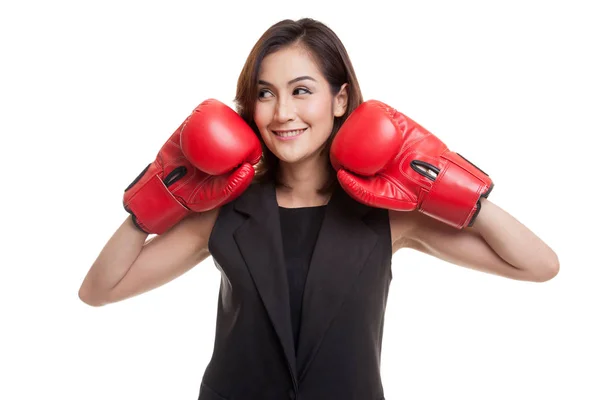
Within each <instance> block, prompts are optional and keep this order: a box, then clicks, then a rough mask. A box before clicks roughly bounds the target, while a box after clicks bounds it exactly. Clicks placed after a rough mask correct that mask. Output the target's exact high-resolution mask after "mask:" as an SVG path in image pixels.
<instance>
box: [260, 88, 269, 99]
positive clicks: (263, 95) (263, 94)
mask: <svg viewBox="0 0 600 400" xmlns="http://www.w3.org/2000/svg"><path fill="white" fill-rule="evenodd" d="M269 95H271V92H269V91H268V90H265V89H263V90H260V91H259V92H258V97H259V98H264V97H268V96H269Z"/></svg>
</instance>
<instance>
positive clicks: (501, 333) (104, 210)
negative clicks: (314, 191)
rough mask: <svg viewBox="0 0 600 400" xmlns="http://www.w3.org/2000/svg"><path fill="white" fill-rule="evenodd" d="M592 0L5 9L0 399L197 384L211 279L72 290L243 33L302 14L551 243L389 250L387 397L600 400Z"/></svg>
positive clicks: (211, 313) (0, 93)
mask: <svg viewBox="0 0 600 400" xmlns="http://www.w3.org/2000/svg"><path fill="white" fill-rule="evenodd" d="M592 5H593V1H589V2H583V1H573V0H570V1H539V2H535V1H524V0H521V1H502V2H490V1H472V2H465V1H460V2H457V1H446V2H442V1H440V2H437V3H431V2H428V1H423V0H419V1H413V2H407V1H396V2H391V1H390V2H380V1H373V0H371V1H367V2H358V3H357V4H356V5H351V4H350V3H349V2H346V1H343V2H337V3H333V2H331V3H329V2H325V1H302V2H275V1H273V2H267V1H247V2H244V3H243V4H234V3H231V2H218V1H211V2H201V1H169V2H153V1H144V2H142V1H139V2H138V1H135V2H134V1H128V0H120V1H113V0H110V1H103V2H89V1H64V0H63V1H48V2H43V1H20V2H17V1H6V2H3V3H2V5H1V7H0V43H1V48H0V51H1V53H0V57H1V58H2V60H1V62H0V68H1V74H0V101H1V104H0V105H1V108H0V133H1V135H2V141H1V142H0V148H1V149H2V151H1V153H0V154H1V157H0V163H1V167H2V169H1V170H2V175H3V184H2V185H1V190H2V195H1V196H0V201H1V202H2V209H3V210H4V211H3V216H2V225H1V226H2V237H3V239H2V241H1V242H0V243H1V252H0V257H1V258H0V264H1V277H0V278H1V279H0V297H1V298H0V311H1V319H0V324H1V328H0V335H1V340H0V368H1V371H0V398H2V399H10V400H13V399H34V398H52V399H86V400H92V399H112V400H120V399H127V400H131V399H196V398H197V396H198V389H199V384H200V380H201V377H202V374H203V372H204V369H205V367H206V364H207V363H208V361H209V358H210V355H211V352H212V344H213V338H214V325H215V316H216V305H217V294H218V289H219V275H218V272H217V270H216V268H215V267H214V265H213V263H212V259H210V258H209V259H207V260H206V261H204V262H202V263H201V264H200V265H198V266H197V267H196V268H194V269H192V270H191V271H190V272H189V273H187V274H185V275H183V276H182V277H180V278H178V279H176V280H175V281H173V282H171V283H169V284H167V285H165V286H163V287H161V288H159V289H156V290H154V291H152V292H149V293H146V294H143V295H140V296H138V297H135V298H133V299H129V300H127V301H123V302H120V303H116V304H111V305H108V306H105V307H101V308H93V307H89V306H87V305H85V304H84V303H82V302H81V301H80V300H79V299H78V296H77V292H78V289H79V285H80V284H81V282H82V280H83V278H84V276H85V274H86V273H87V270H88V268H89V267H90V266H91V265H92V263H93V261H94V260H95V258H96V256H97V255H98V253H99V251H100V250H101V249H102V247H103V246H104V243H105V242H106V240H108V238H109V237H110V235H111V234H112V233H113V231H114V230H115V229H116V228H117V227H118V226H119V225H120V223H121V222H122V221H123V220H124V218H125V217H126V214H125V211H124V210H123V208H122V205H121V200H122V193H123V189H124V188H125V187H126V186H127V185H128V184H129V183H130V182H131V180H132V179H133V178H134V177H135V176H137V174H138V173H139V172H140V171H141V169H142V168H144V167H145V166H146V165H147V164H148V163H149V162H150V161H152V160H153V159H154V157H155V155H156V152H157V151H158V149H159V148H160V146H161V145H162V144H163V143H164V141H165V140H166V139H167V138H168V137H169V136H170V135H171V133H172V132H173V130H174V129H175V128H177V127H178V126H179V124H180V123H181V121H182V120H183V119H184V118H185V117H186V116H187V115H188V114H189V112H190V111H191V110H192V109H193V108H194V107H195V106H196V105H197V104H198V103H200V102H201V101H202V100H204V99H206V98H209V97H214V98H218V99H220V100H221V101H223V102H225V103H226V104H229V105H231V106H232V105H233V103H232V99H233V97H234V94H235V85H236V82H237V77H238V74H239V72H240V70H241V68H242V65H243V63H244V61H245V58H246V57H247V55H248V53H249V51H250V49H251V47H252V45H253V44H254V43H255V41H256V40H257V39H258V38H259V36H260V35H261V34H262V33H263V32H264V31H265V30H266V29H267V28H268V27H269V26H270V25H271V24H273V23H275V22H277V21H279V20H280V19H283V18H292V19H297V18H301V17H305V16H309V17H313V18H316V19H319V20H321V21H322V22H325V23H326V24H328V25H329V26H330V27H331V28H333V29H334V31H336V32H337V34H338V35H339V36H340V38H341V39H342V41H343V42H344V44H345V46H346V48H347V50H348V52H349V54H350V56H351V59H352V61H353V63H354V66H355V69H356V72H357V74H358V77H359V80H360V84H361V87H362V89H363V94H364V96H365V99H370V98H376V99H379V100H382V101H385V102H387V103H388V104H390V105H392V106H394V107H395V108H397V109H399V110H400V111H402V112H404V113H406V114H407V115H409V116H411V117H412V118H413V119H415V120H416V121H418V122H419V123H421V124H422V125H424V126H425V127H427V128H428V129H429V130H431V131H433V132H434V133H435V134H436V135H437V136H438V137H440V138H441V139H442V140H443V141H444V142H446V144H448V146H449V147H451V148H452V149H453V150H457V151H458V152H460V153H461V154H463V155H465V156H466V157H468V158H469V159H470V160H471V161H473V162H474V163H475V164H477V165H478V166H480V167H481V168H482V169H483V170H484V171H486V172H488V173H489V174H490V175H491V176H492V177H493V179H494V181H495V184H496V188H495V189H494V192H493V193H492V195H491V197H490V200H491V201H493V202H495V203H496V204H498V205H500V206H501V207H502V208H504V209H505V210H507V211H509V212H510V213H511V214H512V215H514V216H515V217H516V218H517V219H519V220H520V221H521V222H523V223H524V224H525V225H527V226H528V227H530V228H531V229H532V230H533V231H534V232H535V233H536V234H538V235H539V236H540V237H541V238H542V239H543V240H544V241H546V243H548V244H549V245H550V246H551V247H552V248H553V249H554V250H555V251H556V253H557V254H558V255H559V258H560V261H561V272H560V274H559V275H558V276H557V277H556V278H555V279H554V280H552V281H550V282H547V283H541V284H540V283H530V282H519V281H512V280H508V279H503V278H498V277H495V276H492V275H487V274H483V273H480V272H475V271H471V270H467V269H464V268H460V267H456V266H454V265H451V264H448V263H445V262H442V261H439V260H436V259H434V258H432V257H429V256H426V255H423V254H420V253H417V252H413V251H410V250H404V251H401V252H399V253H397V254H396V256H395V257H394V260H393V262H394V267H393V270H394V279H393V282H392V286H391V293H390V298H389V303H388V308H387V314H386V328H385V335H384V345H383V355H382V366H381V368H382V377H383V380H384V388H385V394H386V398H387V399H391V400H396V399H410V400H418V399H436V400H437V399H447V398H457V399H459V398H460V399H462V400H467V399H477V400H481V399H503V400H504V399H512V400H517V399H527V400H530V399H577V400H585V399H599V398H600V387H599V385H600V383H599V379H600V361H599V360H600V344H599V341H600V339H599V338H600V328H598V324H597V322H598V321H597V320H598V315H599V312H598V307H599V306H600V289H599V286H600V279H599V278H600V272H599V270H600V262H599V261H598V256H597V252H596V249H597V248H598V246H599V245H600V243H599V239H600V234H598V223H599V222H600V221H599V218H598V211H597V209H598V203H599V202H598V192H599V191H598V175H597V172H598V165H597V158H598V157H597V148H596V147H595V145H594V144H593V142H596V143H597V140H596V139H598V135H599V134H600V129H599V127H600V124H599V122H598V112H599V109H600V101H599V96H600V95H599V93H600V79H599V71H600V63H599V61H598V54H599V49H600V45H599V43H598V38H600V28H599V24H598V20H599V17H600V15H599V14H598V12H596V11H594V8H593V6H592Z"/></svg>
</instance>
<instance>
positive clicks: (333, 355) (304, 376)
mask: <svg viewBox="0 0 600 400" xmlns="http://www.w3.org/2000/svg"><path fill="white" fill-rule="evenodd" d="M208 246H209V250H210V253H211V255H212V257H213V260H214V262H215V265H216V266H217V268H218V269H219V270H220V271H221V276H222V279H221V287H220V291H219V302H218V310H217V324H216V334H215V342H214V350H213V354H212V357H211V360H210V362H209V364H208V366H207V367H206V370H205V372H204V376H203V378H202V383H201V387H200V396H199V400H284V399H297V400H338V399H339V400H354V399H355V400H383V399H384V393H383V387H382V384H381V377H380V370H379V367H380V354H381V344H382V334H383V326H384V315H385V308H386V303H387V297H388V289H389V284H390V281H391V279H392V273H391V258H392V246H391V232H390V225H389V217H388V211H387V210H384V209H377V208H371V207H368V206H365V205H363V204H360V203H358V202H356V201H354V200H353V199H351V198H350V197H349V196H348V195H347V194H346V193H345V192H344V191H343V190H342V189H341V188H339V187H338V188H336V190H335V191H334V193H333V194H332V197H331V199H330V201H329V203H328V204H327V207H326V210H325V216H324V219H323V224H322V226H321V230H320V232H319V236H318V238H317V242H316V245H315V249H314V254H313V257H312V261H311V264H310V269H309V272H308V277H307V281H306V286H305V291H304V297H303V303H302V326H301V328H300V337H299V343H298V351H297V354H296V352H295V351H294V341H293V335H292V326H291V320H290V305H289V294H288V284H287V281H286V279H287V278H286V269H285V264H284V255H283V246H282V239H281V229H280V221H279V211H278V205H277V200H276V196H275V187H274V185H272V184H257V183H254V184H252V185H251V186H250V187H249V188H248V189H247V190H246V191H245V192H244V193H243V194H242V195H241V196H240V197H239V198H237V199H236V200H234V201H232V202H231V203H228V204H226V205H225V206H223V207H222V208H221V210H220V212H219V216H218V217H217V221H216V222H215V225H214V227H213V230H212V233H211V236H210V239H209V243H208Z"/></svg>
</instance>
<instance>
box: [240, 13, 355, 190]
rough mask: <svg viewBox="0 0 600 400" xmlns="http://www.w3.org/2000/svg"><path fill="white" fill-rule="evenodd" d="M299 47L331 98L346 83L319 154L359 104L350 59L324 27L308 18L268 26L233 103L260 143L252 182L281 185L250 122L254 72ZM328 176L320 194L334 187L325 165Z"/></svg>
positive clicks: (273, 163) (270, 157) (274, 165)
mask: <svg viewBox="0 0 600 400" xmlns="http://www.w3.org/2000/svg"><path fill="white" fill-rule="evenodd" d="M292 45H300V46H302V47H303V48H304V49H306V50H308V51H309V53H310V54H311V55H312V56H313V58H314V60H315V62H316V63H317V66H318V67H319V69H320V72H321V73H322V74H323V76H324V77H325V79H326V80H327V82H328V83H329V87H330V90H331V93H332V95H336V94H337V93H338V92H339V90H340V88H341V87H342V85H343V84H344V83H347V84H348V87H347V91H348V103H347V107H346V112H345V113H344V115H343V116H341V117H335V118H334V122H333V129H332V131H331V135H330V137H329V139H328V140H327V142H326V144H325V148H324V150H323V151H326V152H327V153H329V149H330V147H331V142H332V141H333V138H334V137H335V135H336V134H337V132H338V130H339V129H340V127H341V126H342V124H343V123H344V121H345V120H346V119H347V118H348V116H349V115H350V114H351V113H352V111H354V110H355V109H356V107H358V106H359V105H360V104H361V103H362V102H363V97H362V93H361V91H360V86H359V85H358V80H357V79H356V74H355V72H354V68H353V66H352V63H351V62H350V57H349V56H348V53H347V52H346V49H345V47H344V45H343V44H342V42H341V41H340V39H339V38H338V36H337V35H336V34H335V33H334V32H333V31H332V30H331V29H330V28H329V27H328V26H326V25H325V24H323V23H321V22H319V21H316V20H314V19H311V18H302V19H299V20H297V21H292V20H290V19H286V20H283V21H280V22H277V23H276V24H274V25H272V26H271V27H270V28H269V29H267V31H266V32H265V33H263V35H262V36H261V37H260V39H259V40H258V42H256V44H255V45H254V47H253V48H252V50H251V51H250V55H249V56H248V59H247V60H246V63H245V65H244V68H243V69H242V71H241V73H240V76H239V78H238V82H237V91H236V96H235V104H236V107H237V111H238V113H239V114H240V116H241V117H242V118H243V119H244V120H245V121H246V122H247V123H248V124H249V125H250V127H252V130H253V131H254V133H255V134H256V136H257V137H258V139H259V140H260V142H261V145H262V149H263V158H262V160H261V162H260V163H259V164H258V165H257V168H256V176H255V181H256V182H274V183H275V185H277V186H282V185H283V183H282V182H281V181H280V180H279V177H278V175H277V166H278V164H279V159H278V158H277V157H276V156H275V155H274V154H273V153H272V152H271V151H270V150H269V149H268V148H267V146H266V145H265V143H264V142H263V140H262V138H261V136H260V133H259V131H258V128H257V127H256V124H255V123H254V108H255V104H256V99H257V96H258V72H259V68H260V65H261V63H262V61H263V59H264V58H265V57H266V56H267V55H269V54H272V53H275V52H276V51H278V50H281V49H283V48H285V47H289V46H292ZM329 168H330V171H329V172H330V174H329V179H328V181H327V183H326V184H325V186H324V187H323V188H321V190H320V192H321V193H328V192H329V191H331V190H332V188H333V187H334V186H335V185H336V184H337V179H336V174H335V170H334V169H333V167H332V166H331V165H329Z"/></svg>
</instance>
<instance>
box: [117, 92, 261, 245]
mask: <svg viewBox="0 0 600 400" xmlns="http://www.w3.org/2000/svg"><path fill="white" fill-rule="evenodd" d="M261 156H262V150H261V146H260V142H259V141H258V138H257V137H256V135H255V134H254V132H253V131H252V128H250V126H248V124H246V122H245V121H244V120H243V119H242V118H241V117H240V116H239V115H238V114H237V113H236V112H235V111H233V110H232V109H231V108H229V107H228V106H226V105H225V104H223V103H221V102H219V101H217V100H214V99H209V100H206V101H204V102H203V103H201V104H200V105H199V106H198V107H196V109H195V110H194V111H193V112H192V114H191V115H190V116H189V117H188V118H187V119H186V120H185V121H184V122H183V123H182V124H181V126H179V128H177V130H176V131H175V133H173V135H171V137H170V138H169V140H168V141H167V142H166V143H165V144H164V145H163V147H162V148H161V149H160V151H159V152H158V155H157V157H156V160H154V162H152V163H151V164H149V165H148V166H147V167H146V168H145V169H144V171H142V173H141V174H140V175H139V176H138V177H137V178H136V179H135V180H134V181H133V182H132V183H131V184H130V185H129V186H128V187H127V189H125V194H124V196H123V205H124V207H125V209H126V210H127V211H128V212H129V213H131V215H132V218H133V221H134V223H135V224H136V226H138V228H140V229H141V230H143V231H144V232H146V233H156V234H162V233H164V232H166V231H167V230H168V229H170V228H171V227H172V226H174V225H175V224H177V223H178V222H179V221H180V220H181V219H183V218H184V217H185V216H187V215H189V214H191V213H192V212H202V211H208V210H211V209H213V208H216V207H218V206H220V205H222V204H225V203H227V202H229V201H231V200H233V199H235V198H236V197H237V196H239V195H240V194H242V192H243V191H244V190H246V188H247V187H248V186H249V185H250V183H251V182H252V179H253V178H254V167H253V165H254V164H256V163H258V161H259V160H260V158H261Z"/></svg>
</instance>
